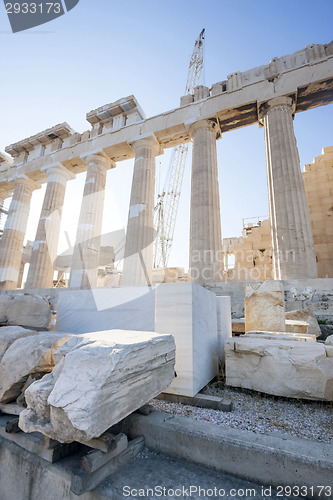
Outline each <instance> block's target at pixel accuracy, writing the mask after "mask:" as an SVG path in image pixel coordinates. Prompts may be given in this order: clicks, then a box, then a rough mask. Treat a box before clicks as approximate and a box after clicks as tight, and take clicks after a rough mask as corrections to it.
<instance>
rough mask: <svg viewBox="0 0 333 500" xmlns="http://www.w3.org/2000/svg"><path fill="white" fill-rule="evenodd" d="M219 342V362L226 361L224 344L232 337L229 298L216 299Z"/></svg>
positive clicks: (220, 297) (219, 297) (218, 297)
mask: <svg viewBox="0 0 333 500" xmlns="http://www.w3.org/2000/svg"><path fill="white" fill-rule="evenodd" d="M216 312H217V341H218V355H219V360H220V361H224V342H225V341H226V339H228V338H230V337H232V324H231V299H230V297H229V295H227V296H217V297H216Z"/></svg>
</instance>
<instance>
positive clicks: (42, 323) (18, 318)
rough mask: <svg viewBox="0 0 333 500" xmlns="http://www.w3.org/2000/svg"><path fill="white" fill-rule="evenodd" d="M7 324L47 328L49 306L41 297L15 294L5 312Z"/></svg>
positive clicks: (49, 312) (49, 316) (49, 318)
mask: <svg viewBox="0 0 333 500" xmlns="http://www.w3.org/2000/svg"><path fill="white" fill-rule="evenodd" d="M6 316H7V324H8V325H19V326H25V327H28V328H39V329H47V328H48V326H49V324H50V321H51V307H50V304H49V302H48V301H47V300H46V299H44V298H43V297H39V296H36V295H30V294H24V295H15V296H14V298H13V300H11V301H10V302H9V305H8V310H7V313H6Z"/></svg>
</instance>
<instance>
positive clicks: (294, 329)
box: [285, 319, 309, 333]
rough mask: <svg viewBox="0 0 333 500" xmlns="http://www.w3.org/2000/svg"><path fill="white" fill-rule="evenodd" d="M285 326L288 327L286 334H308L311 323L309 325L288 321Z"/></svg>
mask: <svg viewBox="0 0 333 500" xmlns="http://www.w3.org/2000/svg"><path fill="white" fill-rule="evenodd" d="M285 325H286V328H285V331H286V332H290V333H308V326H309V323H307V322H306V321H298V320H295V319H286V322H285Z"/></svg>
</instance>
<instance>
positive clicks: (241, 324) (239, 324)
mask: <svg viewBox="0 0 333 500" xmlns="http://www.w3.org/2000/svg"><path fill="white" fill-rule="evenodd" d="M232 333H245V318H239V319H233V320H232Z"/></svg>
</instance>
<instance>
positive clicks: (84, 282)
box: [69, 153, 115, 288]
mask: <svg viewBox="0 0 333 500" xmlns="http://www.w3.org/2000/svg"><path fill="white" fill-rule="evenodd" d="M85 160H86V162H87V164H88V170H87V176H86V183H85V186H84V192H83V199H82V204H81V211H80V218H79V224H78V228H77V233H76V242H75V247H74V252H73V258H72V265H71V276H70V282H69V287H70V288H91V287H94V286H97V275H98V261H99V253H100V245H101V232H102V219H103V207H104V195H105V183H106V174H107V170H108V169H109V168H113V167H115V163H114V162H113V161H111V160H110V159H109V158H108V157H107V156H106V155H104V154H103V153H100V154H93V155H90V156H88V157H87V158H86V159H85Z"/></svg>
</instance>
